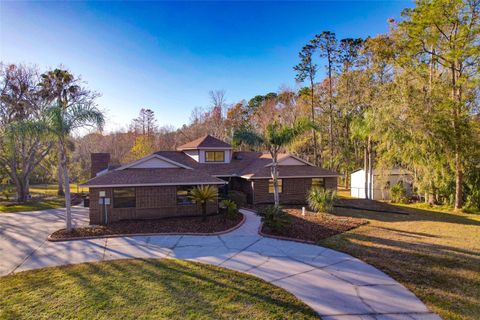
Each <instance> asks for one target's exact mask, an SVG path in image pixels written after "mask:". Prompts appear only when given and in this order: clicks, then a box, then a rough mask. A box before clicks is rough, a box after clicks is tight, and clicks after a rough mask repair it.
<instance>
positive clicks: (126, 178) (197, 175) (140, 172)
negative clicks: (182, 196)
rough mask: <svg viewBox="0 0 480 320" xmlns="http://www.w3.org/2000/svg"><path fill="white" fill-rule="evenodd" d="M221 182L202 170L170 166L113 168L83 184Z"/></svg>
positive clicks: (125, 184)
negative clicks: (164, 167)
mask: <svg viewBox="0 0 480 320" xmlns="http://www.w3.org/2000/svg"><path fill="white" fill-rule="evenodd" d="M221 183H225V181H223V180H220V179H218V178H215V177H212V176H211V175H210V174H208V173H207V172H204V171H202V170H190V169H183V168H178V169H176V168H168V169H124V170H113V171H110V172H108V173H105V174H103V175H101V176H97V177H95V178H93V179H91V180H90V181H88V182H87V183H85V184H83V186H86V187H101V186H132V185H192V184H195V185H196V184H221Z"/></svg>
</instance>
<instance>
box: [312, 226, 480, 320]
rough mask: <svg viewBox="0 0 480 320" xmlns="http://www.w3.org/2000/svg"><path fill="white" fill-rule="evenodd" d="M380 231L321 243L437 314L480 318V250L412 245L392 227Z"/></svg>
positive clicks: (420, 244) (438, 245) (342, 235)
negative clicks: (403, 288) (407, 291)
mask: <svg viewBox="0 0 480 320" xmlns="http://www.w3.org/2000/svg"><path fill="white" fill-rule="evenodd" d="M375 228H377V227H372V233H371V234H369V233H366V232H362V233H357V232H353V233H344V234H341V235H338V236H335V237H332V238H330V239H325V240H323V241H321V242H320V245H325V246H327V247H330V248H333V249H336V250H339V251H343V252H345V253H348V254H350V255H352V256H355V257H357V258H359V259H361V260H363V261H365V262H367V263H369V264H371V265H373V266H375V267H377V268H379V269H380V270H382V271H384V272H385V273H387V274H389V275H390V276H392V277H393V278H394V279H396V280H397V281H399V282H400V283H403V284H404V285H406V286H407V287H408V288H409V289H410V290H412V291H413V292H414V293H415V294H416V295H417V296H418V297H419V298H420V299H421V300H423V301H424V302H427V303H429V305H430V306H432V305H433V306H434V308H436V310H434V311H435V312H438V311H439V310H442V312H443V316H444V315H445V314H450V315H455V316H456V317H458V318H461V319H475V317H474V315H478V314H480V277H479V276H478V275H480V252H478V251H475V250H467V249H462V248H458V247H453V246H449V245H445V244H440V243H428V242H426V243H421V242H418V241H415V240H416V239H415V240H414V241H409V240H407V239H405V238H402V237H397V235H395V234H394V233H396V232H397V231H398V230H395V229H390V228H381V229H382V230H383V231H384V232H386V233H383V234H382V235H384V236H385V237H381V235H380V234H376V233H375V231H374V229H375ZM400 232H402V231H400ZM414 234H415V233H414ZM422 236H423V235H422ZM430 236H431V235H428V237H427V239H430ZM400 239H402V240H400ZM412 240H413V239H412ZM441 315H442V314H441Z"/></svg>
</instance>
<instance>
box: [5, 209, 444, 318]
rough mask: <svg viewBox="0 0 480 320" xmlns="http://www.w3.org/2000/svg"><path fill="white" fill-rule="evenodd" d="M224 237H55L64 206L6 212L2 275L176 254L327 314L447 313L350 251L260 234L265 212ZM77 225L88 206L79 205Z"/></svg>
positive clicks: (427, 315) (424, 315)
mask: <svg viewBox="0 0 480 320" xmlns="http://www.w3.org/2000/svg"><path fill="white" fill-rule="evenodd" d="M242 213H243V214H244V215H246V217H247V219H246V221H245V223H244V224H243V225H242V226H241V227H240V228H239V229H237V230H235V231H233V232H230V233H228V234H224V235H221V236H177V235H172V236H139V237H121V238H107V239H95V240H80V241H67V242H49V241H46V237H47V235H48V234H49V233H51V232H53V231H55V230H57V229H59V228H62V227H63V225H64V221H63V217H64V210H63V209H55V210H46V211H38V212H30V213H15V214H0V256H1V259H0V275H2V276H3V275H7V274H11V273H16V272H20V271H24V270H30V269H37V268H43V267H47V266H58V265H66V264H74V263H82V262H91V261H102V260H112V259H125V258H176V259H184V260H192V261H197V262H202V263H208V264H214V265H218V266H221V267H224V268H228V269H233V270H237V271H240V272H245V273H248V274H252V275H255V276H257V277H260V278H262V279H264V280H266V281H268V282H270V283H272V284H275V285H277V286H280V287H282V288H284V289H286V290H287V291H289V292H291V293H293V294H294V295H295V296H297V297H298V298H299V299H300V300H302V301H304V302H305V303H306V304H307V305H309V306H310V307H311V308H312V309H314V310H315V311H317V312H318V314H320V315H321V316H322V319H327V320H328V319H343V320H347V319H349V320H350V319H362V320H365V319H367V320H369V319H377V320H378V319H425V320H426V319H440V318H439V317H438V316H437V315H435V314H433V313H431V312H430V311H429V310H428V309H427V307H426V306H425V305H424V304H423V303H422V302H421V301H420V300H419V299H417V298H416V297H415V295H414V294H413V293H411V292H410V291H408V290H407V289H406V288H405V287H403V286H402V285H401V284H399V283H398V282H396V281H395V280H393V279H392V278H390V277H389V276H387V275H386V274H384V273H383V272H381V271H379V270H378V269H376V268H374V267H372V266H370V265H368V264H366V263H364V262H362V261H360V260H358V259H356V258H354V257H352V256H349V255H347V254H344V253H341V252H338V251H334V250H331V249H328V248H323V247H320V246H315V245H309V244H303V243H297V242H292V241H284V240H276V239H271V238H265V237H261V236H259V235H258V232H257V231H258V227H259V224H260V220H259V218H258V217H257V216H256V215H255V214H253V213H251V212H249V211H242ZM73 214H74V223H75V225H82V224H87V214H88V211H87V210H86V209H84V208H81V207H75V208H74V210H73Z"/></svg>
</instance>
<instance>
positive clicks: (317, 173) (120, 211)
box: [84, 135, 339, 224]
mask: <svg viewBox="0 0 480 320" xmlns="http://www.w3.org/2000/svg"><path fill="white" fill-rule="evenodd" d="M109 160H110V156H109V155H108V154H105V153H100V154H98V153H97V154H92V179H91V180H89V181H88V182H87V183H85V184H84V186H86V187H89V189H90V223H91V224H100V223H105V222H106V221H108V222H112V221H119V220H128V219H149V218H150V219H151V218H160V217H172V216H189V215H200V214H201V209H200V205H199V204H195V203H193V202H192V201H191V199H190V198H189V197H188V194H189V190H190V189H191V188H193V187H195V186H198V185H213V186H215V187H217V188H219V191H220V193H226V192H227V191H228V190H237V191H241V192H243V193H245V194H246V196H247V201H248V202H249V203H251V204H265V203H273V183H272V180H271V177H270V166H271V162H272V160H271V156H270V155H269V154H266V153H261V152H245V151H241V152H233V150H232V147H231V146H230V145H229V144H228V143H225V142H223V141H221V140H219V139H217V138H215V137H212V136H210V135H206V136H204V137H201V138H199V139H196V140H194V141H191V142H189V143H187V144H184V145H182V146H180V147H178V148H177V150H176V151H159V152H156V153H153V154H151V155H149V156H147V157H144V158H142V159H139V160H137V161H134V162H132V163H129V164H126V165H123V166H120V167H117V168H112V167H109ZM278 165H279V179H280V180H279V189H280V202H281V203H282V204H303V203H305V201H306V200H305V199H306V194H307V192H308V190H309V189H310V188H311V187H312V186H315V185H317V186H322V187H325V188H328V189H333V190H336V188H337V178H338V176H339V174H338V173H336V172H332V171H329V170H326V169H323V168H320V167H316V166H314V165H312V164H311V163H308V162H307V161H304V160H302V159H300V158H298V157H296V156H294V155H290V154H281V155H280V156H279V159H278ZM100 195H101V196H102V197H104V198H107V199H108V201H109V203H107V204H105V205H103V204H99V201H100V200H101V199H100ZM217 208H218V203H209V204H208V206H207V211H208V213H209V214H213V213H216V212H217ZM105 209H106V210H105Z"/></svg>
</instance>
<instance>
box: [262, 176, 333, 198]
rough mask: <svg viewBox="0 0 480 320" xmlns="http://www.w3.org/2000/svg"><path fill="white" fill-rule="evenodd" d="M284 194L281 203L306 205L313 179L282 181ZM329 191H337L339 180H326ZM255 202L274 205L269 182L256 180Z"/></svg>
mask: <svg viewBox="0 0 480 320" xmlns="http://www.w3.org/2000/svg"><path fill="white" fill-rule="evenodd" d="M282 184H283V186H282V189H283V190H282V193H281V194H280V203H282V204H305V203H306V197H307V193H308V190H310V187H311V185H312V179H311V178H290V179H285V178H284V179H282ZM325 186H326V188H327V189H332V190H337V178H336V177H331V178H325ZM253 192H254V197H253V202H254V203H255V204H262V203H273V193H268V180H267V179H259V180H255V182H254V186H253Z"/></svg>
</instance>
